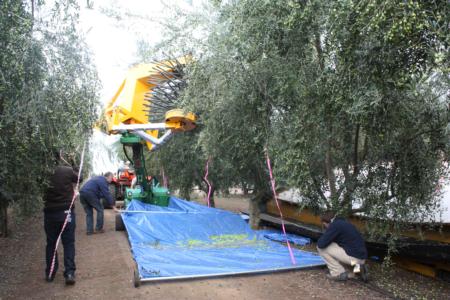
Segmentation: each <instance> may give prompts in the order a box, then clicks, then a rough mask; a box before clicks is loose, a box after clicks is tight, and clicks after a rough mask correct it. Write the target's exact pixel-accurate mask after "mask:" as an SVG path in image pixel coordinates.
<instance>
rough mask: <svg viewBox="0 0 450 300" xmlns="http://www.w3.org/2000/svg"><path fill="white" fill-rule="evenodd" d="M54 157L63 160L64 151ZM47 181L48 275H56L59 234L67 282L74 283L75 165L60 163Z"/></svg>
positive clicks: (45, 210)
mask: <svg viewBox="0 0 450 300" xmlns="http://www.w3.org/2000/svg"><path fill="white" fill-rule="evenodd" d="M55 158H56V159H57V160H58V161H59V160H61V161H62V160H63V159H62V152H56V153H55ZM48 180H49V186H48V188H47V189H46V191H45V194H44V229H45V234H46V237H47V245H46V249H45V257H46V269H45V276H46V280H47V281H48V282H52V281H53V279H54V278H55V274H56V272H57V270H58V265H59V263H58V257H57V255H56V246H57V240H58V238H59V236H60V237H61V241H62V244H63V247H64V277H65V282H66V284H74V283H75V270H76V266H75V228H76V216H75V211H74V209H73V206H72V208H71V210H69V209H70V206H71V204H72V201H73V200H74V186H75V184H76V183H77V181H78V174H77V173H75V171H74V170H73V169H72V167H69V166H57V167H56V168H55V170H54V172H53V174H52V175H51V176H50V177H49V178H48ZM80 180H81V179H80ZM63 228H64V230H63ZM54 256H55V260H54V264H52V262H53V257H54Z"/></svg>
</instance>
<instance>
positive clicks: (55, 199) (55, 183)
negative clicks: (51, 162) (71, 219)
mask: <svg viewBox="0 0 450 300" xmlns="http://www.w3.org/2000/svg"><path fill="white" fill-rule="evenodd" d="M77 180H78V174H77V173H75V172H74V170H73V169H72V168H71V167H66V166H58V167H56V169H55V172H54V173H53V175H52V176H51V177H50V185H49V187H48V188H47V190H46V191H45V194H44V211H47V212H51V211H59V210H67V209H69V207H70V203H71V202H72V199H73V193H74V190H73V185H74V184H76V183H77Z"/></svg>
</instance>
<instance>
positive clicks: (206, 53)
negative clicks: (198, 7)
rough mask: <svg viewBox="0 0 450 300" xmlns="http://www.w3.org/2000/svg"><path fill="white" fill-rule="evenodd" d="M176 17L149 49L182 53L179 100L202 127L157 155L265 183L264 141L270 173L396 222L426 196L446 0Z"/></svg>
mask: <svg viewBox="0 0 450 300" xmlns="http://www.w3.org/2000/svg"><path fill="white" fill-rule="evenodd" d="M180 13H181V12H176V14H180ZM172 19H173V18H172ZM178 19H179V20H184V21H185V22H181V23H179V24H178V26H179V28H178V27H177V26H176V24H175V25H174V24H171V26H170V28H169V30H168V31H167V33H166V37H167V38H166V40H165V41H164V42H163V43H162V44H161V45H160V46H159V49H163V50H164V51H165V52H170V51H171V52H172V53H182V52H184V51H189V52H191V53H193V55H194V57H195V63H193V65H191V66H190V68H189V69H188V77H187V78H188V79H187V82H188V86H187V88H186V90H185V91H184V94H183V97H182V99H181V100H180V105H183V106H184V107H186V108H187V109H189V110H191V111H195V112H197V113H199V115H200V120H201V121H200V122H201V131H200V132H199V134H198V135H197V137H198V138H197V139H196V140H195V142H193V143H194V144H196V145H197V146H196V147H192V148H181V147H180V145H176V144H171V145H169V144H168V145H167V146H166V148H164V149H161V150H160V151H161V153H164V152H167V153H169V152H171V151H173V149H174V148H171V147H178V150H179V151H180V152H185V153H184V154H183V156H186V157H196V158H198V157H201V158H202V160H203V163H204V161H205V160H206V159H207V158H208V157H211V158H212V159H213V160H215V161H217V162H219V161H220V163H217V164H215V166H214V167H215V168H216V169H215V172H217V173H218V174H221V177H220V178H222V179H219V178H217V180H218V181H220V184H219V183H218V185H220V186H221V187H222V188H227V187H230V186H233V185H236V183H237V182H241V183H244V185H248V186H251V187H253V188H254V189H255V191H257V192H258V191H261V192H263V193H265V192H267V191H268V189H269V184H268V176H267V169H266V166H265V161H264V153H265V149H267V151H268V153H269V154H270V156H271V157H272V158H273V161H274V164H275V166H274V170H275V173H276V178H277V181H278V183H279V184H280V185H284V186H287V187H294V188H298V189H299V190H300V192H301V194H302V197H303V201H304V203H305V204H306V205H308V206H309V207H312V208H314V209H317V210H323V209H333V210H336V211H338V212H339V213H341V214H343V215H348V214H351V213H354V212H356V211H359V212H363V213H364V214H365V215H367V216H370V217H375V218H377V219H378V218H386V217H387V216H390V217H391V218H393V219H395V220H397V221H398V223H401V221H408V220H415V221H419V220H424V218H426V217H427V216H429V215H430V212H431V211H432V209H433V208H435V207H436V206H437V205H438V203H439V201H438V197H439V192H438V189H437V187H438V184H439V180H440V179H441V178H447V168H446V167H445V164H444V163H445V162H446V161H447V159H448V156H447V155H448V150H449V149H448V146H449V139H448V138H449V132H448V121H449V118H448V117H449V115H448V108H449V100H450V99H449V97H450V95H449V93H448V90H449V86H450V85H449V79H450V78H449V70H450V69H449V62H450V59H449V37H450V34H449V32H450V31H449V28H450V27H449V26H450V23H449V21H450V7H449V5H448V3H447V2H446V1H425V2H424V1H368V0H366V1H352V0H341V1H319V0H308V1H263V0H257V1H247V0H240V1H223V2H221V1H211V2H210V3H208V4H207V6H206V9H205V10H204V13H203V15H200V14H199V13H198V12H195V13H193V14H189V13H188V14H187V15H183V16H180V17H178ZM177 28H178V29H180V30H178V29H177ZM198 32H202V33H203V35H201V36H200V37H199V34H198ZM180 33H184V34H190V36H189V38H188V37H186V36H180ZM197 41H199V42H198V43H197ZM195 45H198V48H196V46H195ZM190 151H193V152H190ZM161 155H163V154H161ZM171 157H173V155H171ZM176 161H177V160H174V159H172V160H167V161H166V164H170V163H172V164H173V165H174V166H175V164H177V162H176ZM191 161H192V162H193V163H194V161H193V160H191ZM197 168H198V167H197ZM194 169H195V168H192V170H194ZM192 174H193V173H191V177H190V178H191V183H192V184H194V180H193V178H194V176H193V175H192ZM171 176H172V177H177V173H172V174H171ZM183 176H184V178H185V180H189V179H186V177H188V176H187V175H185V174H184V175H183ZM184 184H185V183H184Z"/></svg>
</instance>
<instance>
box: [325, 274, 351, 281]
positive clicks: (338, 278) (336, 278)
mask: <svg viewBox="0 0 450 300" xmlns="http://www.w3.org/2000/svg"><path fill="white" fill-rule="evenodd" d="M327 278H328V279H330V280H334V281H346V280H347V279H348V275H347V272H343V273H341V274H339V275H337V276H331V274H327Z"/></svg>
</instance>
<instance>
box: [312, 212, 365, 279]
mask: <svg viewBox="0 0 450 300" xmlns="http://www.w3.org/2000/svg"><path fill="white" fill-rule="evenodd" d="M320 220H321V221H322V225H323V226H324V228H325V232H324V234H323V235H322V236H321V237H320V238H319V240H318V241H317V250H318V251H319V254H320V256H321V257H322V258H323V259H324V260H325V262H326V264H327V267H328V270H330V274H328V275H327V277H328V278H329V279H333V280H337V281H345V280H347V278H352V277H354V276H355V274H360V276H361V278H362V279H363V280H364V282H366V281H367V279H368V274H367V265H366V263H365V262H366V259H367V249H366V245H365V242H364V239H363V238H362V236H361V234H360V233H359V231H358V230H357V229H356V228H355V226H353V224H351V223H350V222H348V221H346V220H344V219H342V218H339V217H336V216H335V214H334V213H333V212H329V211H328V212H325V213H324V214H323V215H322V216H321V217H320ZM346 267H347V268H350V267H352V268H353V269H352V270H351V271H350V272H347V271H346Z"/></svg>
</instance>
